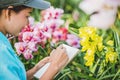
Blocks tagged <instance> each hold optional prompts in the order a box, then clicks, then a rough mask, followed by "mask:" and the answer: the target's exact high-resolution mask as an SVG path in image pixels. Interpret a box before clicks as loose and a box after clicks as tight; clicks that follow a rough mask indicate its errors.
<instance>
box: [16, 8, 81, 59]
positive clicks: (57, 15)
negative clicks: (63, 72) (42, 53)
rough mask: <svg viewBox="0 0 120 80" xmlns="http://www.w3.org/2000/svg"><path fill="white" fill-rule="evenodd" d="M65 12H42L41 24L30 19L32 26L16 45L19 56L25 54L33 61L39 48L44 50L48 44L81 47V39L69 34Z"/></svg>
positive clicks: (26, 28)
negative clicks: (63, 18)
mask: <svg viewBox="0 0 120 80" xmlns="http://www.w3.org/2000/svg"><path fill="white" fill-rule="evenodd" d="M63 12H64V11H63V10H62V9H59V8H56V9H55V8H53V7H51V8H49V9H47V10H44V11H42V12H41V15H42V17H41V22H37V23H35V21H34V18H32V17H31V18H29V20H30V24H29V25H28V26H26V27H25V28H24V29H23V30H22V31H21V33H20V35H19V38H18V39H19V42H18V43H15V48H16V51H17V53H18V54H19V55H21V54H23V56H24V57H25V59H32V58H33V54H32V53H33V52H35V51H37V50H38V47H39V46H42V47H43V48H44V47H45V46H46V43H47V42H48V41H49V43H52V44H56V43H58V42H59V41H65V42H66V43H68V45H71V46H73V47H77V48H79V47H80V44H79V40H80V39H79V38H78V37H77V36H75V35H73V34H70V33H69V32H68V28H67V27H65V26H64V20H62V18H61V17H62V14H63Z"/></svg>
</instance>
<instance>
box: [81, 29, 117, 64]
mask: <svg viewBox="0 0 120 80" xmlns="http://www.w3.org/2000/svg"><path fill="white" fill-rule="evenodd" d="M79 36H80V38H82V40H81V41H80V44H81V46H82V50H81V51H82V52H85V56H84V59H85V61H86V63H85V65H86V66H92V65H93V64H94V63H95V60H96V59H95V57H96V56H97V55H103V56H105V61H106V63H108V62H110V63H115V62H116V61H117V58H118V55H117V53H116V52H115V50H114V48H113V46H114V45H113V41H112V40H109V41H108V42H107V45H108V46H106V45H104V44H103V38H102V37H101V36H99V35H98V34H97V29H96V28H94V27H82V28H80V29H79ZM102 51H104V53H102ZM99 58H101V56H97V59H99Z"/></svg>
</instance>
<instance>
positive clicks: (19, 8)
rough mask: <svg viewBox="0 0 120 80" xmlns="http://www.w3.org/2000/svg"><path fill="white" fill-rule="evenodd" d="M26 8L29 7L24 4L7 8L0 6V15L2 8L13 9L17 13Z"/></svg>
mask: <svg viewBox="0 0 120 80" xmlns="http://www.w3.org/2000/svg"><path fill="white" fill-rule="evenodd" d="M26 8H30V7H27V6H24V5H20V6H14V7H13V8H8V7H5V8H0V15H1V13H2V10H4V9H9V10H13V11H14V12H16V13H19V12H20V11H21V10H23V9H26Z"/></svg>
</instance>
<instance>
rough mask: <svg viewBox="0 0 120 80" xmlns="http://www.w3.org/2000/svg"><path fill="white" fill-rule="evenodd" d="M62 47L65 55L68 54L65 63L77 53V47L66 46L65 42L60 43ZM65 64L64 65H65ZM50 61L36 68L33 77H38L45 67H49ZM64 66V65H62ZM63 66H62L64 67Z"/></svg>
mask: <svg viewBox="0 0 120 80" xmlns="http://www.w3.org/2000/svg"><path fill="white" fill-rule="evenodd" d="M61 45H62V46H63V47H65V48H66V51H67V55H68V58H69V60H68V62H67V64H68V63H69V62H70V61H71V60H72V59H73V58H74V57H75V56H76V55H77V53H78V51H79V49H77V48H74V47H71V46H68V45H66V44H61ZM67 64H66V65H67ZM49 65H50V63H47V64H46V65H44V66H43V67H42V68H41V69H40V70H38V71H37V72H36V73H35V74H34V77H36V78H40V77H41V76H42V75H43V74H44V73H45V71H46V70H47V68H48V67H49ZM64 67H65V66H64ZM64 67H63V68H64Z"/></svg>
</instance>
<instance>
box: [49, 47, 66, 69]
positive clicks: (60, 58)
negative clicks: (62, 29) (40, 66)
mask: <svg viewBox="0 0 120 80" xmlns="http://www.w3.org/2000/svg"><path fill="white" fill-rule="evenodd" d="M67 61H68V56H67V54H66V49H65V48H64V47H63V46H59V47H57V49H56V50H53V51H52V52H51V54H50V62H51V65H54V66H55V68H57V69H58V70H60V69H61V68H62V67H63V66H65V65H66V63H67Z"/></svg>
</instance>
